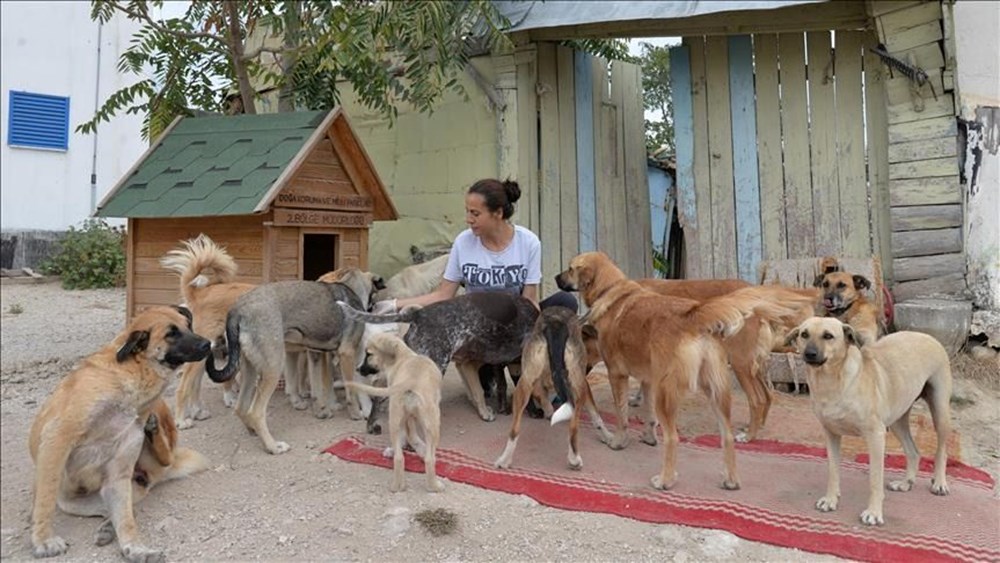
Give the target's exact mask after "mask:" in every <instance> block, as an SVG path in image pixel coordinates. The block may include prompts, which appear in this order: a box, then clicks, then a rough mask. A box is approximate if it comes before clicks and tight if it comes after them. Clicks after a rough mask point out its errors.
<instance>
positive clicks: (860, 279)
mask: <svg viewBox="0 0 1000 563" xmlns="http://www.w3.org/2000/svg"><path fill="white" fill-rule="evenodd" d="M853 279H854V289H856V290H858V291H861V290H862V289H868V288H870V287H871V286H872V282H870V281H868V278H866V277H864V276H862V275H860V274H854V276H853Z"/></svg>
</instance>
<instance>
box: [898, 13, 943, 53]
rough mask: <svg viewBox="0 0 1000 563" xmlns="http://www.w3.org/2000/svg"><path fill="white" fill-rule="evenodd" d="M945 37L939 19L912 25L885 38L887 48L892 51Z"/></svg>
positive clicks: (910, 47)
mask: <svg viewBox="0 0 1000 563" xmlns="http://www.w3.org/2000/svg"><path fill="white" fill-rule="evenodd" d="M942 37H943V34H942V32H941V22H940V21H938V20H933V21H929V22H927V23H923V24H920V25H917V26H915V27H911V28H909V29H907V30H906V31H903V32H900V33H897V34H895V35H889V36H886V38H885V48H886V49H888V50H889V52H890V53H893V52H896V51H902V50H905V49H912V48H913V47H919V46H920V45H926V44H928V43H932V42H934V41H940V40H941V38H942Z"/></svg>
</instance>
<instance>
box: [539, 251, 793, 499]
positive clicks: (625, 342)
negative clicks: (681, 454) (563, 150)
mask: <svg viewBox="0 0 1000 563" xmlns="http://www.w3.org/2000/svg"><path fill="white" fill-rule="evenodd" d="M556 283H557V285H558V286H559V287H560V289H563V290H566V291H579V292H580V293H581V294H582V296H583V300H584V302H585V303H586V304H587V306H588V307H589V308H590V312H589V313H588V321H589V322H590V323H592V324H593V325H594V327H595V328H596V329H597V333H598V338H599V340H600V350H601V354H602V356H603V357H604V361H605V364H606V365H607V368H608V379H609V381H610V383H611V392H612V396H613V397H614V401H615V407H616V410H617V414H618V428H617V432H616V434H615V437H614V439H613V440H612V441H611V443H610V444H609V445H610V446H611V447H612V448H613V449H621V448H623V447H625V445H626V444H627V442H628V437H627V434H626V429H627V425H628V418H627V413H626V400H627V397H626V393H625V390H626V388H627V386H628V377H629V376H630V375H631V376H632V377H635V378H636V379H638V380H640V381H642V382H645V383H646V384H647V385H648V386H649V389H650V391H651V395H652V398H653V400H654V401H655V406H656V415H657V418H658V419H659V422H660V424H662V425H663V429H664V441H665V444H664V456H663V468H662V470H661V472H660V474H659V475H656V476H654V477H653V478H652V479H651V483H652V485H653V487H654V488H657V489H669V488H670V487H672V486H673V485H674V484H675V482H676V480H677V471H676V463H677V445H678V442H679V438H678V435H677V423H676V415H677V408H678V406H679V403H680V400H681V398H682V396H683V394H684V392H685V391H686V390H688V389H690V390H694V389H701V390H702V391H703V392H704V393H705V394H706V395H707V396H708V398H709V400H710V401H711V403H712V408H713V410H714V411H715V414H716V418H717V419H718V422H719V432H720V434H721V441H722V445H723V452H724V453H723V456H724V463H725V479H724V480H723V483H722V486H723V487H724V488H726V489H737V488H739V486H740V485H739V478H738V477H737V475H736V452H735V448H734V436H733V432H732V428H731V426H730V419H729V417H730V412H729V411H730V395H729V378H728V374H727V373H726V356H725V351H724V350H723V348H722V346H721V342H720V339H719V336H729V335H732V334H734V333H735V332H737V331H739V330H740V329H741V328H742V327H743V321H744V318H746V317H748V316H750V315H759V316H760V317H761V318H762V319H764V320H765V321H769V320H771V319H781V318H783V317H788V316H791V315H794V314H795V313H796V308H797V307H799V306H801V305H803V304H806V303H808V302H809V301H810V299H811V298H809V297H804V296H802V295H799V294H797V293H795V292H792V291H788V290H787V289H785V288H783V287H779V286H761V287H750V288H745V289H741V290H738V291H735V292H733V293H730V294H728V295H724V296H722V297H718V298H715V299H711V300H708V301H706V302H704V303H698V302H697V301H692V300H690V299H682V298H677V297H667V296H662V295H658V294H656V293H654V292H652V291H648V290H645V289H643V288H642V286H640V285H639V284H638V283H636V282H634V281H631V280H629V279H627V278H626V277H625V274H624V273H622V271H621V270H620V269H619V268H618V267H617V266H616V265H615V264H614V262H612V261H611V259H610V258H609V257H608V256H607V255H606V254H604V253H602V252H588V253H585V254H581V255H578V256H576V257H575V258H573V259H572V260H571V261H570V264H569V268H568V269H567V270H565V271H563V272H562V273H560V274H559V275H558V276H556Z"/></svg>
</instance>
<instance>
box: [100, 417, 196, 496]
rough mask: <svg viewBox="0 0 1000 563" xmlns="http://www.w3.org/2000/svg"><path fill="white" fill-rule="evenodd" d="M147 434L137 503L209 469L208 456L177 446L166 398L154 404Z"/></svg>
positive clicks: (137, 472)
mask: <svg viewBox="0 0 1000 563" xmlns="http://www.w3.org/2000/svg"><path fill="white" fill-rule="evenodd" d="M143 433H144V434H145V435H146V439H145V442H144V443H143V446H142V453H141V454H140V455H139V461H138V462H136V464H135V472H134V474H133V476H132V483H133V493H132V495H133V496H132V501H133V502H139V501H140V500H141V499H142V498H144V497H145V496H146V493H148V492H149V490H150V489H152V488H153V487H155V486H156V485H157V484H159V483H162V482H164V481H170V480H172V479H180V478H182V477H187V476H188V475H191V474H194V473H197V472H199V471H204V470H205V469H208V460H207V459H205V456H203V455H201V454H200V453H198V452H196V451H194V450H192V449H189V448H182V447H178V446H177V425H176V423H175V422H174V416H173V414H172V413H171V412H170V407H168V406H167V403H166V401H164V400H163V399H162V398H160V399H157V400H156V402H154V403H153V407H152V409H151V412H150V414H149V418H147V419H146V425H145V426H144V427H143ZM81 516H86V515H85V514H81Z"/></svg>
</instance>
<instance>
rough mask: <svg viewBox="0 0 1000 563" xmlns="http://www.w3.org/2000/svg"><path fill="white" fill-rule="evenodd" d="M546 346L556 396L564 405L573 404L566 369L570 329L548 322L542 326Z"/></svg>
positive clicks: (563, 324) (561, 324) (562, 324)
mask: <svg viewBox="0 0 1000 563" xmlns="http://www.w3.org/2000/svg"><path fill="white" fill-rule="evenodd" d="M542 334H543V335H544V336H545V345H546V348H548V351H549V370H550V371H551V372H552V382H553V383H554V384H555V387H556V394H558V395H559V400H561V401H562V402H563V403H569V404H570V405H572V404H573V393H571V392H570V388H569V382H568V381H567V380H568V379H569V372H568V371H567V369H566V341H568V340H569V327H567V326H566V324H565V323H561V322H547V323H545V324H543V325H542Z"/></svg>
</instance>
